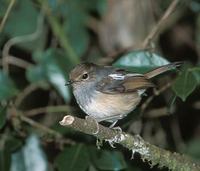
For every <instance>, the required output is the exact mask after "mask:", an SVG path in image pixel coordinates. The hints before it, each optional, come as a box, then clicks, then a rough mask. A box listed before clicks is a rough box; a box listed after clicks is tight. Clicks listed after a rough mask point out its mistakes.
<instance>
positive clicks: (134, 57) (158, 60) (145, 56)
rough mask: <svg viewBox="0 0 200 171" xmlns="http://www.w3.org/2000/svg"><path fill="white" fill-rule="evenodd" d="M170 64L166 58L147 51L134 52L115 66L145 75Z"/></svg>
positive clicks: (119, 60) (125, 56)
mask: <svg viewBox="0 0 200 171" xmlns="http://www.w3.org/2000/svg"><path fill="white" fill-rule="evenodd" d="M166 64H169V61H167V60H166V59H165V58H163V57H161V56H159V55H157V54H155V53H150V52H147V51H133V52H130V53H128V54H126V55H124V56H122V57H121V58H120V59H118V60H117V61H116V62H115V63H114V64H113V65H114V66H117V67H122V68H126V69H128V70H130V71H134V72H139V73H144V72H147V71H149V70H151V69H153V68H156V67H158V66H162V65H166Z"/></svg>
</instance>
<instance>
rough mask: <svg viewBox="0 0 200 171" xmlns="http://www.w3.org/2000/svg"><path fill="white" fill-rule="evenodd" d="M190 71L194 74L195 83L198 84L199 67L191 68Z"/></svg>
mask: <svg viewBox="0 0 200 171" xmlns="http://www.w3.org/2000/svg"><path fill="white" fill-rule="evenodd" d="M191 72H192V74H193V75H194V77H195V79H196V81H197V83H198V84H200V67H195V68H192V69H191Z"/></svg>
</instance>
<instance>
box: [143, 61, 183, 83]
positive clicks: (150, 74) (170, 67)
mask: <svg viewBox="0 0 200 171" xmlns="http://www.w3.org/2000/svg"><path fill="white" fill-rule="evenodd" d="M182 64H183V62H173V63H170V64H167V65H164V66H160V67H158V68H156V69H154V70H152V71H150V72H147V73H146V74H144V75H145V76H146V77H147V78H148V79H150V78H153V77H155V76H157V75H160V74H162V73H164V72H167V71H170V70H173V69H176V68H177V67H179V66H181V65H182Z"/></svg>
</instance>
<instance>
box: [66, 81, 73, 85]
mask: <svg viewBox="0 0 200 171" xmlns="http://www.w3.org/2000/svg"><path fill="white" fill-rule="evenodd" d="M72 83H73V81H72V80H69V81H67V82H66V84H65V86H69V85H71V84H72Z"/></svg>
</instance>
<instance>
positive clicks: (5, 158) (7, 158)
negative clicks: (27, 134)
mask: <svg viewBox="0 0 200 171" xmlns="http://www.w3.org/2000/svg"><path fill="white" fill-rule="evenodd" d="M2 141H4V142H2ZM1 143H3V144H4V145H3V146H1V148H0V170H2V171H10V164H11V154H12V152H14V151H15V150H17V149H18V148H19V147H20V146H21V145H22V143H21V141H20V140H19V139H16V138H14V137H7V138H5V139H1Z"/></svg>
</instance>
